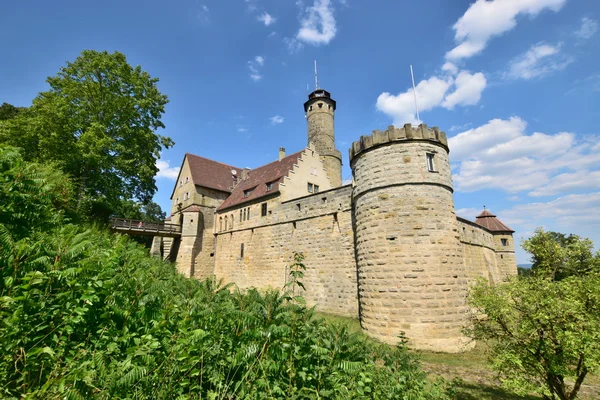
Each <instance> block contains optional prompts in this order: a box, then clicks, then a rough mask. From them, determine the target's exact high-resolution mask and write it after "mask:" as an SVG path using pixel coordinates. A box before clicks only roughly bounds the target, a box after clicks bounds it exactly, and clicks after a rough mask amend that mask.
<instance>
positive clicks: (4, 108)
mask: <svg viewBox="0 0 600 400" xmlns="http://www.w3.org/2000/svg"><path fill="white" fill-rule="evenodd" d="M23 110H25V107H15V106H13V105H12V104H8V103H2V105H0V121H6V120H9V119H13V118H15V117H16V116H17V115H18V114H19V113H20V112H22V111H23Z"/></svg>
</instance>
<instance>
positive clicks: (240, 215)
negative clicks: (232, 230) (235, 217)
mask: <svg viewBox="0 0 600 400" xmlns="http://www.w3.org/2000/svg"><path fill="white" fill-rule="evenodd" d="M242 214H243V212H242V210H240V222H242Z"/></svg>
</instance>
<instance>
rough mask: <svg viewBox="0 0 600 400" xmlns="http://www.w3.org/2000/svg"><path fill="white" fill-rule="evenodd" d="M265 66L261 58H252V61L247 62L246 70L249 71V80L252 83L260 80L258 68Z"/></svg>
mask: <svg viewBox="0 0 600 400" xmlns="http://www.w3.org/2000/svg"><path fill="white" fill-rule="evenodd" d="M264 64H265V59H264V57H262V56H256V57H254V60H250V61H248V69H249V70H250V78H251V79H252V80H253V81H254V82H258V81H260V80H261V79H262V75H261V72H260V67H262V66H263V65H264Z"/></svg>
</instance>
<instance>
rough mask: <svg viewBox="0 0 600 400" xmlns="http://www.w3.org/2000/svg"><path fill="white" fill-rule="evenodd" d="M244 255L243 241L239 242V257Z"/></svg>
mask: <svg viewBox="0 0 600 400" xmlns="http://www.w3.org/2000/svg"><path fill="white" fill-rule="evenodd" d="M243 257H244V243H242V244H241V246H240V258H243Z"/></svg>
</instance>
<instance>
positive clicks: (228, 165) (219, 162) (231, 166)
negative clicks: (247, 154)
mask: <svg viewBox="0 0 600 400" xmlns="http://www.w3.org/2000/svg"><path fill="white" fill-rule="evenodd" d="M185 155H186V156H193V157H198V158H204V159H205V160H208V161H211V162H214V163H216V164H221V165H224V166H226V167H230V168H235V169H239V170H243V169H244V168H240V167H236V166H233V165H230V164H225V163H223V162H221V161H215V160H213V159H211V158H207V157H203V156H199V155H197V154H193V153H188V152H186V153H185Z"/></svg>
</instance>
